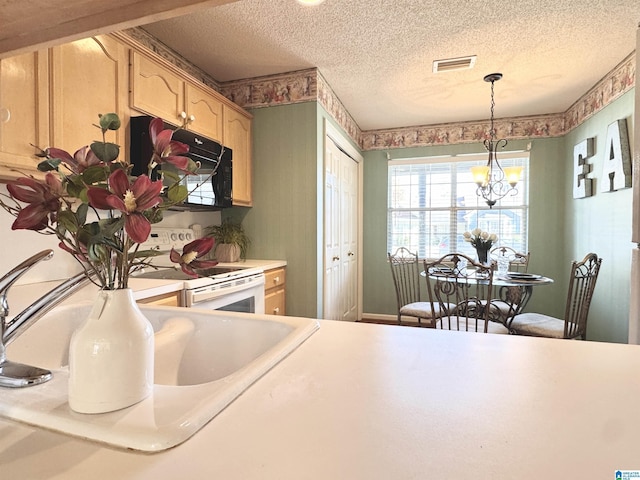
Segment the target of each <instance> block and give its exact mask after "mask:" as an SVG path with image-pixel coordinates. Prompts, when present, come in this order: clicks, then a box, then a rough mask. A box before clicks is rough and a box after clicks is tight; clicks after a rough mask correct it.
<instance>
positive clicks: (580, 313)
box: [564, 253, 602, 340]
mask: <svg viewBox="0 0 640 480" xmlns="http://www.w3.org/2000/svg"><path fill="white" fill-rule="evenodd" d="M601 264H602V259H601V258H598V256H597V255H596V254H595V253H589V254H587V256H585V257H584V259H583V260H582V261H580V262H579V261H577V260H576V261H574V262H572V263H571V276H570V277H569V291H568V293H567V305H566V308H565V313H564V338H578V337H580V338H582V339H583V340H584V339H585V338H586V336H587V317H588V316H589V307H590V306H591V299H592V298H593V291H594V290H595V288H596V280H598V273H599V272H600V265H601Z"/></svg>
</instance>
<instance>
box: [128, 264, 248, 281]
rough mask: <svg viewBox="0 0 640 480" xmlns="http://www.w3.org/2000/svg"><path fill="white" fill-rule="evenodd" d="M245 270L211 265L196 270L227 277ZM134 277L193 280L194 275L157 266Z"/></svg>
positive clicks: (201, 274)
mask: <svg viewBox="0 0 640 480" xmlns="http://www.w3.org/2000/svg"><path fill="white" fill-rule="evenodd" d="M241 270H247V269H246V268H245V267H211V268H205V269H201V270H198V269H196V272H197V273H198V275H199V276H200V277H208V278H227V277H232V276H234V275H232V274H233V273H234V272H240V271H241ZM134 276H135V277H136V278H153V279H160V280H193V279H194V277H192V276H190V275H187V274H186V273H184V272H183V271H182V270H180V269H179V268H177V269H176V268H171V267H169V268H158V269H151V270H145V271H144V272H143V273H140V274H134Z"/></svg>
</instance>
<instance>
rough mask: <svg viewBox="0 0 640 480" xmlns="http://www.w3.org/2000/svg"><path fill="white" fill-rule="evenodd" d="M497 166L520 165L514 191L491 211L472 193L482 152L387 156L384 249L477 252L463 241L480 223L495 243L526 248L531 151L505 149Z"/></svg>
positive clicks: (429, 254) (433, 254)
mask: <svg viewBox="0 0 640 480" xmlns="http://www.w3.org/2000/svg"><path fill="white" fill-rule="evenodd" d="M499 161H500V165H501V166H502V167H508V166H516V165H518V166H522V167H523V171H522V177H521V179H520V182H519V183H518V186H517V190H518V193H517V194H515V195H512V194H511V193H509V194H507V196H505V197H504V198H503V199H501V200H499V201H498V203H497V204H496V205H494V207H493V208H492V209H490V208H489V207H488V206H487V204H486V203H485V202H484V200H483V199H482V198H481V197H478V196H477V195H476V190H477V185H476V184H475V183H473V180H472V178H471V172H470V168H471V167H472V166H475V165H483V164H486V162H487V156H486V155H459V156H447V157H436V158H420V159H415V158H414V159H403V160H390V161H389V167H388V168H389V172H388V214H387V249H388V251H389V252H395V250H396V249H397V248H399V247H403V246H404V247H407V248H408V249H409V250H411V251H413V252H418V255H419V257H420V258H439V257H441V256H442V255H444V254H446V253H450V252H461V253H466V254H468V255H469V256H471V257H474V256H475V251H474V250H473V247H472V246H471V244H469V243H468V242H465V241H464V240H463V236H462V234H463V233H464V232H465V231H470V230H473V229H474V228H476V227H478V228H481V229H482V230H484V231H487V232H490V233H495V234H496V235H498V242H497V245H504V246H509V247H512V248H514V249H515V250H517V251H520V252H526V251H528V250H527V218H528V204H529V200H528V190H529V188H528V187H529V181H528V173H529V169H528V167H529V153H528V152H504V153H502V154H501V156H500V159H499Z"/></svg>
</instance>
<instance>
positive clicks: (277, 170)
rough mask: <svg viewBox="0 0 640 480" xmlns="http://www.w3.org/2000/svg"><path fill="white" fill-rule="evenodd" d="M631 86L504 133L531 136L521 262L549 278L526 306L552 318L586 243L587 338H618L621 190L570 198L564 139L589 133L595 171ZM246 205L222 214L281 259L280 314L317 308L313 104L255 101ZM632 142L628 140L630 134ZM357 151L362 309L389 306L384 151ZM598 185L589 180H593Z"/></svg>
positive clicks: (406, 153)
mask: <svg viewBox="0 0 640 480" xmlns="http://www.w3.org/2000/svg"><path fill="white" fill-rule="evenodd" d="M633 103H634V90H632V91H630V92H628V93H626V94H625V95H623V96H622V97H621V98H619V99H617V100H616V101H615V102H613V103H612V104H611V105H609V106H608V107H607V108H605V109H603V110H602V111H600V112H598V113H597V114H596V115H594V116H593V117H592V118H591V119H589V120H587V121H586V122H585V123H584V124H583V125H581V126H580V127H578V128H576V129H575V130H574V131H572V132H571V133H570V134H568V135H567V136H566V137H563V138H547V139H535V140H532V141H524V140H520V141H512V142H510V143H509V148H511V149H515V150H517V149H525V148H527V146H528V145H529V144H530V145H531V161H530V211H529V248H530V251H531V254H532V257H531V264H530V271H532V272H536V273H543V274H545V275H548V276H550V277H552V278H554V279H555V283H554V284H553V285H549V286H542V287H537V288H536V290H535V293H534V296H533V298H532V300H531V302H530V303H529V306H528V310H529V311H538V312H543V313H547V314H550V315H554V316H558V317H562V315H563V314H564V304H565V299H566V288H567V276H568V270H569V267H570V263H571V261H572V260H574V259H581V258H583V257H584V255H585V254H586V253H588V252H590V251H594V252H596V253H598V255H600V256H602V257H603V258H604V262H603V268H602V272H601V276H600V278H599V280H598V286H597V288H596V294H595V296H594V301H593V304H592V308H591V314H590V317H589V332H588V337H589V339H591V340H600V341H612V342H626V341H627V323H628V320H627V319H628V308H629V277H630V260H629V259H630V251H631V248H632V244H631V241H630V232H631V190H630V189H627V190H623V191H620V192H614V193H599V192H596V195H595V196H593V197H592V198H588V199H580V200H574V199H573V198H572V177H573V145H574V144H576V143H578V142H579V141H581V140H583V139H584V138H587V137H589V136H595V137H596V153H595V156H594V157H593V158H592V163H593V164H594V170H593V175H592V176H593V177H594V178H597V177H598V176H599V175H600V170H601V168H602V161H603V158H604V157H603V155H604V152H603V151H602V149H603V144H604V141H605V139H606V129H607V126H608V125H609V124H610V123H612V122H614V121H615V120H617V119H619V118H627V120H628V129H629V132H630V135H631V134H632V131H633V124H632V117H633V108H634V105H633ZM252 113H253V114H254V123H253V129H254V145H253V149H254V204H255V206H254V207H253V208H241V207H234V208H232V209H228V210H226V211H225V212H224V213H223V216H224V217H229V216H230V217H234V218H236V219H238V220H242V221H243V225H244V226H245V229H246V230H247V232H248V233H249V235H250V237H251V238H252V245H251V246H250V249H249V256H250V257H253V258H270V259H286V260H287V262H288V267H287V272H288V273H287V313H288V314H289V315H297V316H307V317H322V268H321V266H322V204H323V197H322V192H323V181H322V178H323V169H322V157H323V141H322V140H323V134H324V128H323V123H324V120H325V119H328V121H330V122H331V123H333V124H334V125H335V122H333V120H331V119H330V118H329V115H328V114H327V112H326V111H325V110H324V109H323V108H322V107H321V106H320V105H319V104H316V103H305V104H297V105H285V106H277V107H269V108H262V109H255V110H253V112H252ZM630 140H631V141H632V139H630ZM482 151H483V146H482V145H481V144H465V145H453V146H434V147H423V148H407V149H393V150H390V154H391V157H392V158H411V157H418V156H434V155H447V154H454V153H477V152H482ZM363 155H364V172H363V175H364V191H363V195H364V212H363V224H364V244H363V256H364V262H363V263H364V272H363V277H364V285H363V291H364V293H363V296H364V297H363V302H364V305H363V307H364V308H363V311H364V312H365V314H366V313H371V314H389V315H394V314H395V310H396V304H395V294H394V290H393V284H392V281H391V274H390V271H389V266H388V264H387V261H386V254H387V247H386V228H387V227H386V218H387V217H386V215H387V159H386V152H385V151H368V152H363ZM596 188H599V184H598V185H596Z"/></svg>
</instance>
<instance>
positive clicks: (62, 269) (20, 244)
mask: <svg viewBox="0 0 640 480" xmlns="http://www.w3.org/2000/svg"><path fill="white" fill-rule="evenodd" d="M0 194H7V188H6V186H5V185H0ZM13 221H14V217H13V216H11V215H9V214H8V213H7V212H5V211H4V210H2V209H0V232H2V249H1V253H0V277H1V276H3V275H4V274H5V273H7V272H8V271H9V270H11V269H12V268H13V267H15V266H16V265H18V264H19V263H20V262H22V261H23V260H26V259H27V258H29V257H30V256H32V255H33V254H35V253H37V252H39V251H41V250H45V249H49V248H50V249H52V250H53V252H54V255H53V258H52V259H51V260H48V261H46V262H42V263H40V264H39V265H36V266H35V267H33V268H32V269H31V270H30V271H29V272H27V273H26V274H25V275H24V276H22V277H21V278H20V280H18V281H17V282H16V284H17V285H19V284H22V285H24V284H29V283H37V282H47V281H52V280H61V279H66V278H69V277H71V276H73V275H75V274H76V273H78V272H80V267H79V265H78V263H77V262H76V261H75V260H74V259H73V258H71V255H69V254H68V253H66V252H63V251H62V250H61V249H60V248H59V247H58V243H59V242H58V239H57V238H56V237H55V235H41V234H38V233H36V232H32V231H28V230H11V224H12V223H13ZM220 222H221V215H220V212H164V220H163V221H162V222H161V223H160V224H158V225H160V226H163V227H180V228H186V227H189V225H192V224H194V223H195V224H200V225H202V226H208V225H215V224H219V223H220Z"/></svg>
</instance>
